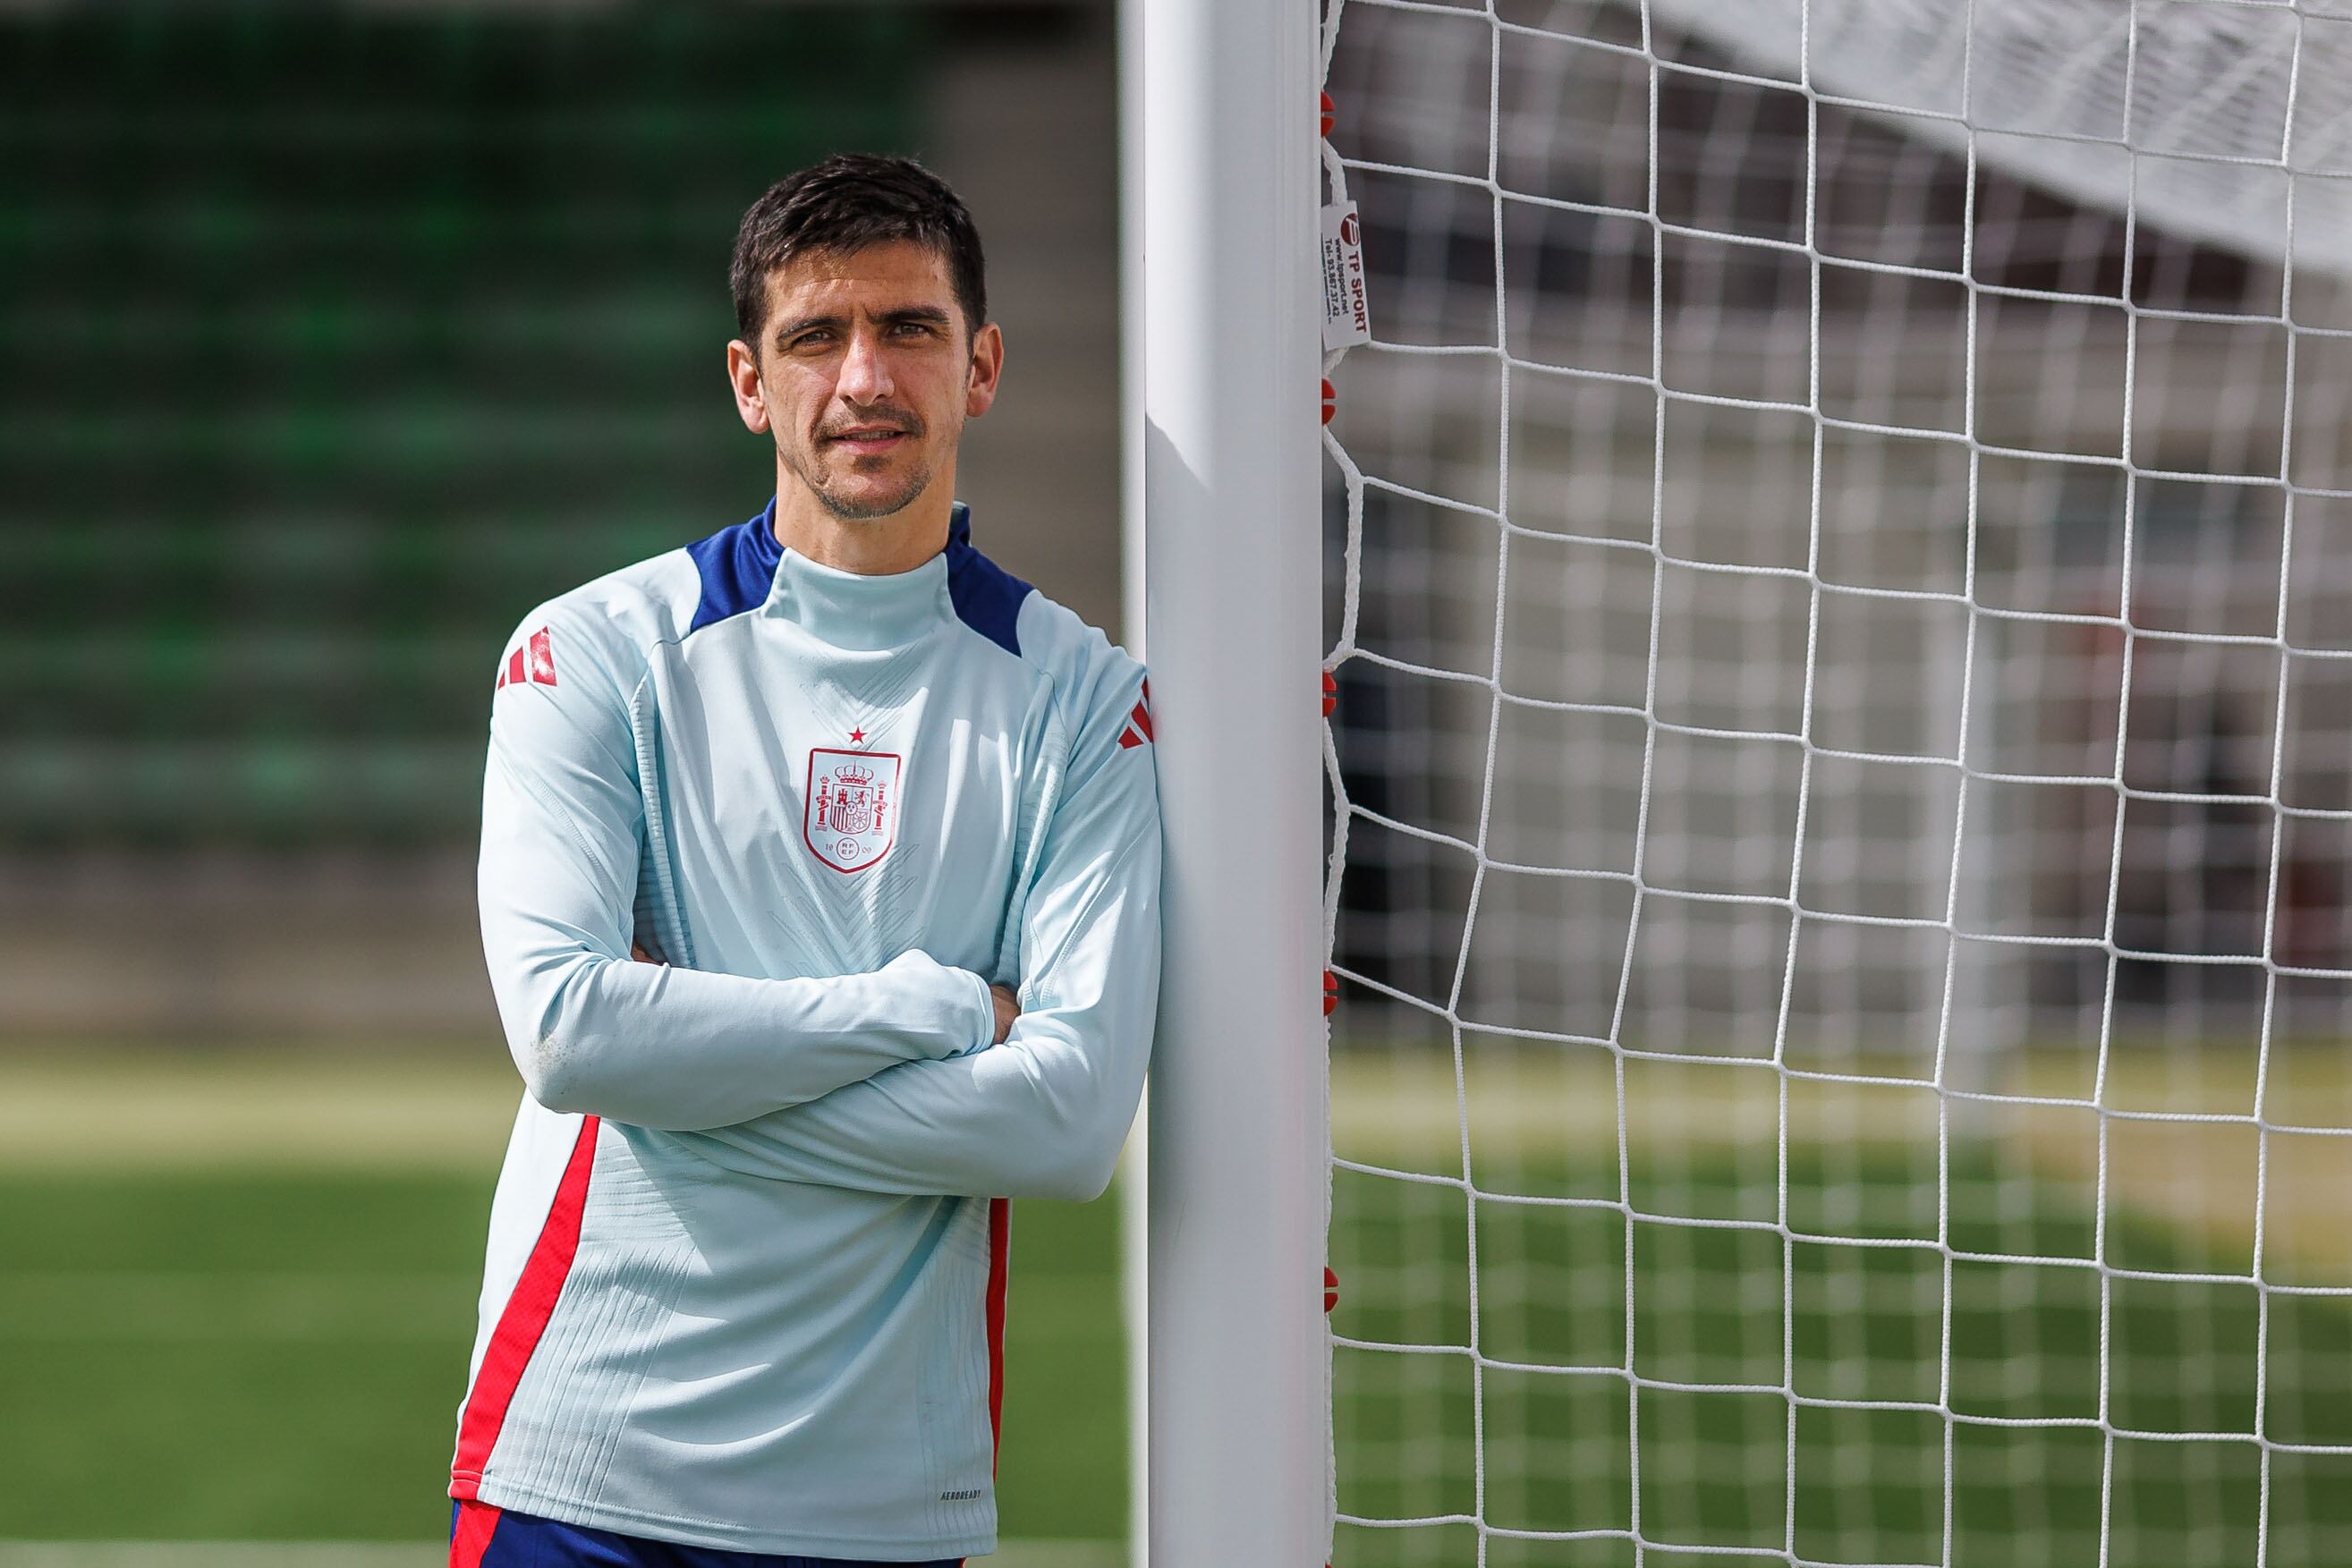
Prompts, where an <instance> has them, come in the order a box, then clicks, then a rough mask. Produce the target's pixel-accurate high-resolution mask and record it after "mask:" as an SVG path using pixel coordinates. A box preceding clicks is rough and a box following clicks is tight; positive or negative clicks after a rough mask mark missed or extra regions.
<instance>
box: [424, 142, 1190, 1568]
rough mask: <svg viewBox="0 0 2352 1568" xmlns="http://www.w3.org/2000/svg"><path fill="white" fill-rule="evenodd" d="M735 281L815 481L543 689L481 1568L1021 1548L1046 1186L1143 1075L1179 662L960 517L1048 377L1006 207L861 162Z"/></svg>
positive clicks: (518, 815) (770, 203) (598, 587)
mask: <svg viewBox="0 0 2352 1568" xmlns="http://www.w3.org/2000/svg"><path fill="white" fill-rule="evenodd" d="M732 278H733V285H734V292H735V307H736V315H737V319H738V323H739V325H740V329H741V332H742V336H741V337H740V339H739V340H736V341H734V342H730V344H729V345H728V346H727V363H728V374H729V378H730V381H731V382H732V383H733V386H734V394H735V403H736V408H737V410H738V412H739V413H740V414H741V416H742V419H743V423H744V424H745V425H747V426H748V427H749V428H750V429H751V430H752V431H753V432H755V433H760V434H767V435H769V436H770V437H772V441H773V443H774V446H775V453H776V465H775V472H776V484H775V488H776V493H775V498H774V500H773V501H772V502H771V503H770V505H769V506H768V507H767V509H766V510H765V511H763V512H761V514H760V515H759V516H757V517H752V518H751V520H750V521H748V522H745V523H742V524H740V525H738V526H736V527H733V528H725V529H722V530H721V531H720V532H719V533H716V534H713V535H711V536H710V537H709V538H705V539H702V540H701V541H700V542H698V543H696V544H691V545H688V546H687V547H685V548H684V549H678V550H674V551H672V552H670V553H669V554H667V555H663V556H657V557H656V558H654V559H651V560H648V561H645V562H642V563H640V564H639V565H636V566H634V567H630V568H628V569H626V570H622V571H619V572H615V573H614V574H613V575H612V576H610V577H606V578H603V579H600V580H596V581H594V582H591V583H589V584H588V585H586V586H585V587H583V588H580V589H576V590H574V591H572V592H570V593H567V594H564V595H562V597H560V598H557V599H555V600H553V601H550V602H549V603H547V604H546V605H543V606H541V608H540V609H538V610H536V611H534V612H531V613H530V615H529V616H526V617H525V618H524V621H523V623H522V625H521V626H520V628H519V629H518V631H517V632H516V634H515V637H514V639H513V641H512V643H510V644H509V649H508V652H507V653H506V656H505V657H504V659H503V660H502V661H501V663H500V665H499V677H498V689H497V693H496V696H495V699H494V704H493V707H492V711H491V720H490V751H489V764H488V779H487V781H486V783H485V786H484V790H483V821H482V859H481V884H480V892H481V909H482V938H483V946H484V947H485V949H486V951H487V954H488V960H489V967H490V975H491V980H492V986H493V988H494V990H495V991H496V993H497V997H498V1003H499V1016H500V1018H501V1019H502V1021H503V1022H504V1024H505V1028H506V1034H507V1039H508V1042H509V1047H510V1048H511V1050H512V1051H513V1053H514V1058H515V1062H516V1065H517V1066H518V1067H520V1069H521V1071H522V1075H523V1079H524V1081H525V1083H526V1084H527V1086H528V1089H529V1093H528V1095H527V1096H526V1097H525V1099H524V1100H523V1103H522V1105H521V1108H520V1112H519V1113H518V1114H517V1117H516V1121H515V1129H514V1135H513V1140H512V1142H511V1143H510V1145H509V1148H508V1153H507V1159H506V1166H505V1169H504V1171H503V1173H502V1174H501V1176H500V1177H499V1189H498V1197H497V1200H496V1203H495V1204H494V1206H493V1207H492V1210H491V1216H490V1239H489V1252H488V1265H487V1268H486V1270H485V1279H484V1282H483V1291H482V1303H481V1321H480V1328H479V1332H478V1336H477V1339H476V1342H475V1347H474V1355H473V1374H472V1379H471V1384H470V1386H469V1389H468V1391H467V1397H466V1401H465V1404H464V1406H463V1407H462V1409H461V1412H460V1415H459V1420H458V1431H457V1458H456V1462H455V1464H454V1466H453V1473H452V1480H451V1483H450V1488H449V1491H450V1495H451V1496H452V1497H453V1498H455V1499H457V1506H456V1509H455V1517H454V1521H453V1527H452V1541H453V1544H452V1562H453V1563H456V1564H459V1565H460V1568H476V1565H478V1564H480V1565H487V1568H501V1565H506V1564H523V1563H529V1564H534V1565H537V1564H557V1563H562V1564H570V1563H597V1564H626V1565H637V1564H648V1565H653V1564H658V1565H664V1568H684V1565H689V1564H690V1565H694V1568H718V1565H720V1564H725V1565H727V1568H751V1565H753V1564H770V1565H774V1564H787V1563H788V1564H793V1565H803V1564H810V1563H824V1564H833V1563H952V1562H953V1561H955V1560H956V1559H959V1558H961V1556H963V1555H964V1554H966V1553H979V1552H989V1551H992V1550H993V1548H994V1545H995V1528H996V1520H995V1500H994V1496H993V1488H992V1477H993V1474H994V1464H995V1445H996V1432H997V1424H998V1408H999V1397H1000V1393H1001V1390H1002V1388H1003V1303H1004V1286H1005V1267H1006V1249H1007V1244H1008V1231H1007V1225H1008V1218H1007V1209H1008V1206H1007V1201H1006V1200H1007V1199H1009V1198H1013V1197H1024V1196H1033V1195H1034V1196H1038V1197H1059V1198H1072V1199H1083V1198H1090V1197H1096V1196H1097V1195H1098V1194H1099V1193H1100V1192H1101V1191H1102V1189H1103V1188H1104V1186H1106V1185H1107V1184H1108V1181H1109V1179H1110V1174H1111V1166H1112V1163H1113V1161H1114V1159H1115V1158H1116V1156H1117V1154H1118V1147H1119V1145H1120V1143H1121V1141H1122V1139H1123V1137H1124V1135H1125V1134H1126V1131H1127V1127H1128V1124H1129V1121H1130V1119H1131V1118H1132V1116H1133V1114H1134V1111H1135V1105H1136V1101H1137V1098H1138V1095H1139V1092H1140V1089H1141V1083H1142V1078H1143V1071H1144V1063H1145V1058H1146V1056H1147V1053H1148V1051H1149V1045H1150V1029H1151V1020H1152V1014H1153V1009H1154V1004H1155V1000H1156V994H1157V990H1158V985H1159V944H1160V933H1159V911H1158V895H1159V875H1160V828H1159V818H1158V799H1157V794H1156V789H1155V786H1154V782H1153V775H1152V763H1151V755H1152V753H1151V747H1150V739H1151V721H1150V712H1149V709H1148V708H1147V706H1145V699H1144V694H1143V684H1142V673H1141V671H1140V670H1139V668H1138V667H1137V665H1136V664H1134V663H1133V662H1132V661H1131V660H1129V659H1128V658H1127V657H1126V656H1125V655H1123V654H1121V653H1118V651H1117V650H1115V649H1113V648H1112V647H1111V646H1110V645H1109V643H1107V642H1106V641H1105V640H1104V638H1103V637H1102V635H1101V633H1099V632H1096V631H1094V630H1092V629H1091V628H1089V627H1087V625H1085V624H1084V623H1083V622H1080V621H1079V620H1078V619H1077V617H1076V616H1075V615H1073V614H1072V613H1071V612H1068V611H1066V610H1065V609H1063V608H1062V607H1060V606H1059V605H1056V604H1054V603H1052V602H1050V601H1047V600H1045V598H1044V597H1043V596H1041V595H1039V594H1037V593H1036V592H1035V591H1033V590H1032V589H1031V588H1030V587H1029V585H1028V584H1026V583H1024V582H1022V581H1020V580H1017V579H1015V578H1013V577H1011V576H1009V575H1007V574H1006V573H1005V572H1003V571H1002V570H999V569H998V568H997V567H995V566H994V565H992V564H991V563H990V562H989V560H988V559H986V558H985V557H983V556H982V555H981V554H980V553H979V551H978V550H976V549H974V548H973V547H972V544H971V538H970V531H969V519H968V517H967V516H966V514H965V511H964V508H963V507H961V505H958V504H957V503H955V502H954V500H953V497H954V486H955V471H956V453H957V448H958V444H959V442H960V440H961V435H962V432H963V423H964V421H965V420H966V419H967V418H968V417H974V416H977V415H980V414H982V413H986V412H987V410H988V407H989V404H990V403H991V402H992V401H993V400H994V398H995V396H996V391H997V382H998V376H999V373H1000V371H1001V370H1002V367H1003V353H1004V350H1003V338H1002V334H1001V333H1000V332H999V331H998V329H997V328H996V327H995V326H994V325H992V324H991V323H989V321H988V320H987V308H986V298H985V292H984V288H985V285H984V280H983V275H982V256H981V247H980V241H979V237H978V235H976V233H975V232H974V230H973V227H972V224H971V217H970V215H969V214H967V213H966V211H965V210H964V207H963V204H962V203H961V201H959V200H958V199H957V197H956V196H955V194H954V193H952V192H951V191H950V190H949V189H948V187H947V186H946V185H945V184H944V183H941V182H940V180H939V179H938V178H936V177H935V176H933V175H932V174H930V173H929V172H927V171H925V170H924V169H922V168H921V167H919V165H917V164H914V163H911V162H906V161H904V160H898V159H886V158H875V157H836V158H832V159H828V160H827V161H825V162H823V163H820V164H817V165H815V166H814V167H812V168H809V169H805V170H803V171H802V172H799V173H796V174H793V176H791V177H790V178H788V179H786V180H784V181H782V183H779V184H777V185H776V186H775V187H774V188H773V189H772V190H770V191H769V192H768V193H766V194H765V195H763V196H761V198H760V200H759V201H758V202H757V203H755V204H753V205H752V207H751V210H750V211H749V212H748V213H747V214H745V215H744V218H743V224H742V228H741V231H740V234H739V235H738V237H737V240H736V248H735V257H734V266H733V268H732ZM633 953H634V954H635V956H637V957H638V958H641V959H644V960H646V961H644V962H633V961H632V955H633ZM1016 988H1017V989H1016Z"/></svg>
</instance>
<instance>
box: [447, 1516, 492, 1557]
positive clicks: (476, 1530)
mask: <svg viewBox="0 0 2352 1568" xmlns="http://www.w3.org/2000/svg"><path fill="white" fill-rule="evenodd" d="M498 1528H499V1511H498V1510H497V1509H495V1508H492V1507H491V1506H490V1505H489V1504H488V1503H486V1502H471V1501H468V1502H461V1503H459V1504H458V1505H457V1529H455V1530H453V1531H450V1532H449V1568H482V1553H483V1552H488V1550H489V1549H490V1537H491V1536H492V1535H495V1534H496V1533H498Z"/></svg>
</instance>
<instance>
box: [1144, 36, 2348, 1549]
mask: <svg viewBox="0 0 2352 1568" xmlns="http://www.w3.org/2000/svg"><path fill="white" fill-rule="evenodd" d="M1123 16H1124V18H1125V26H1126V36H1125V38H1124V40H1123V46H1122V47H1123V60H1124V62H1125V65H1124V70H1125V73H1126V74H1125V80H1126V84H1127V87H1126V90H1127V92H1128V94H1129V99H1128V110H1127V114H1128V119H1127V121H1126V123H1127V124H1128V126H1129V130H1130V133H1131V134H1130V144H1129V157H1128V161H1127V164H1126V167H1127V171H1128V182H1129V202H1130V203H1131V206H1130V221H1129V224H1128V240H1127V248H1128V252H1129V255H1128V268H1129V289H1130V294H1129V306H1130V315H1129V334H1130V335H1129V351H1130V353H1132V352H1133V350H1134V349H1135V346H1136V344H1137V343H1138V342H1140V345H1141V353H1142V358H1141V361H1140V364H1139V366H1138V367H1137V369H1136V371H1135V372H1134V373H1133V374H1132V375H1131V377H1130V380H1129V387H1130V389H1131V398H1132V400H1133V401H1134V402H1136V403H1137V404H1138V405H1139V406H1138V410H1137V412H1138V413H1139V421H1138V426H1137V428H1138V435H1137V441H1138V442H1139V449H1140V452H1141V458H1140V463H1141V471H1142V474H1143V476H1144V481H1143V489H1144V494H1143V496H1142V497H1140V500H1139V507H1140V513H1139V515H1140V517H1141V520H1142V524H1143V527H1142V539H1143V547H1144V548H1143V550H1142V554H1143V556H1144V557H1145V559H1146V562H1147V570H1146V572H1145V576H1144V586H1145V588H1146V590H1147V592H1148V600H1149V622H1150V663H1151V665H1152V670H1153V674H1152V683H1153V684H1152V692H1153V697H1154V702H1155V707H1156V708H1157V709H1158V711H1159V726H1158V729H1159V763H1160V776H1161V779H1162V785H1163V791H1164V794H1165V797H1166V801H1167V826H1168V834H1169V838H1168V842H1169V852H1168V862H1167V863H1168V872H1169V889H1170V892H1169V899H1168V915H1169V925H1170V935H1169V947H1168V958H1169V962H1168V967H1167V980H1166V984H1167V988H1168V1001H1167V1004H1166V1007H1165V1009H1164V1011H1163V1018H1162V1028H1161V1031H1160V1041H1159V1045H1158V1048H1157V1050H1158V1054H1157V1056H1156V1058H1155V1069H1154V1071H1155V1076H1154V1087H1153V1092H1152V1103H1151V1142H1150V1166H1151V1181H1150V1203H1149V1223H1150V1246H1149V1273H1150V1291H1149V1309H1148V1316H1149V1365H1150V1376H1149V1388H1148V1396H1149V1397H1148V1409H1149V1419H1148V1424H1147V1425H1148V1433H1147V1432H1146V1431H1145V1430H1144V1429H1143V1428H1142V1427H1139V1442H1140V1441H1141V1439H1142V1438H1143V1437H1146V1436H1148V1443H1149V1454H1150V1460H1149V1477H1148V1485H1147V1486H1146V1488H1145V1489H1144V1490H1145V1491H1146V1492H1147V1493H1148V1497H1141V1498H1139V1500H1138V1501H1139V1508H1140V1507H1145V1506H1147V1505H1148V1511H1149V1532H1148V1533H1149V1550H1150V1553H1151V1554H1152V1555H1153V1556H1155V1557H1156V1558H1158V1560H1159V1561H1160V1563H1162V1565H1163V1568H1166V1565H1168V1564H1190V1563H1252V1564H1255V1563H1282V1564H1289V1563H1308V1564H1312V1563H1323V1562H1327V1561H1328V1562H1329V1563H1333V1564H1334V1568H1424V1565H1425V1568H1438V1565H1441V1564H1443V1565H1445V1568H1454V1565H1458V1564H1473V1563H1475V1564H1477V1565H1478V1568H1490V1565H1491V1568H1603V1565H1606V1568H1617V1565H1620V1564H1623V1565H1628V1568H1633V1565H1639V1568H1696V1565H1697V1564H1700V1563H1706V1564H1710V1565H1726V1564H1738V1565H1741V1568H1760V1565H1763V1564H1774V1563H1777V1564H1783V1565H1786V1568H1811V1565H1821V1568H1858V1565H1861V1564H1903V1565H1927V1564H1934V1565H1937V1568H1954V1565H1961V1564H1965V1565H1975V1564H1988V1565H1994V1564H1997V1565H2000V1568H2034V1565H2042V1568H2080V1565H2084V1564H2094V1563H2095V1564H2099V1565H2101V1568H2126V1565H2144V1568H2246V1565H2249V1564H2253V1565H2259V1568H2334V1565H2336V1564H2341V1563H2352V1398H2347V1396H2346V1391H2347V1389H2352V914H2347V910H2352V439H2347V437H2348V436H2352V427H2347V415H2352V287H2347V277H2352V0H2344V3H2338V0H1949V3H1944V4H1938V3H1934V0H1752V3H1743V4H1739V5H1725V4H1714V3H1710V0H1461V3H1453V0H1322V5H1321V8H1320V11H1319V14H1318V12H1317V11H1316V9H1315V8H1314V7H1311V6H1310V5H1307V4H1305V3H1304V0H1301V3H1300V4H1297V5H1281V4H1276V5H1267V4H1263V3H1252V0H1192V3H1187V4H1181V5H1178V4H1171V3H1169V0H1128V5H1127V7H1126V10H1125V11H1124V12H1123ZM1318 89H1320V90H1321V91H1323V92H1324V93H1327V94H1328V99H1327V103H1328V108H1327V110H1326V111H1325V112H1326V113H1327V114H1328V123H1327V124H1326V126H1325V127H1324V130H1323V137H1322V140H1321V141H1320V142H1319V143H1318V133H1317V130H1316V123H1315V118H1314V112H1313V111H1314V108H1315V101H1316V97H1317V93H1318ZM1318 238H1319V240H1320V243H1318ZM1327 297H1328V304H1327ZM1359 307H1360V308H1361V309H1362V312H1363V315H1362V317H1361V318H1359V317H1358V316H1357V315H1356V313H1355V312H1356V309H1357V308H1359ZM1327 309H1328V320H1327ZM1318 380H1321V381H1322V382H1324V383H1325V384H1324V386H1323V387H1322V388H1321V389H1320V390H1321V392H1322V393H1323V395H1324V397H1325V398H1326V399H1328V402H1327V403H1326V404H1325V407H1324V409H1323V411H1322V414H1321V417H1322V418H1324V420H1325V421H1326V423H1325V424H1324V427H1323V429H1322V432H1321V436H1320V440H1319V442H1318V435H1317V429H1316V424H1315V421H1316V419H1317V418H1318V413H1316V412H1315V402H1314V399H1315V396H1316V393H1317V391H1318V389H1317V387H1316V383H1317V382H1318ZM1130 521H1133V518H1132V517H1131V518H1130ZM1130 559H1132V556H1131V558H1130ZM1318 672H1321V673H1322V674H1323V676H1325V677H1327V678H1328V693H1329V698H1328V702H1326V703H1325V704H1324V712H1325V714H1327V715H1328V716H1327V717H1318V692H1317V690H1316V682H1317V680H1318ZM1318 805H1319V810H1320V816H1319V819H1318ZM1327 969H1328V971H1329V972H1330V973H1331V975H1332V977H1334V980H1335V982H1336V989H1335V995H1336V1006H1335V1009H1334V1010H1333V1011H1332V1013H1331V1016H1330V1018H1329V1019H1328V1035H1327V1025H1326V1021H1325V1020H1324V1019H1321V1018H1319V1017H1318V988H1319V986H1320V984H1321V976H1322V971H1325V970H1327ZM1327 1260H1328V1263H1329V1264H1330V1266H1331V1267H1332V1268H1333V1270H1335V1271H1336V1273H1337V1275H1338V1278H1339V1287H1338V1301H1337V1305H1336V1307H1334V1308H1332V1309H1331V1310H1330V1312H1329V1315H1328V1318H1326V1317H1325V1316H1324V1315H1323V1313H1322V1312H1321V1311H1320V1310H1319V1309H1321V1308H1322V1306H1323V1304H1324V1303H1323V1302H1322V1301H1320V1300H1319V1299H1318V1291H1317V1289H1316V1286H1317V1284H1318V1281H1320V1278H1321V1274H1322V1269H1323V1266H1324V1264H1325V1263H1326V1261H1327ZM1142 1404H1143V1401H1142V1400H1140V1399H1139V1407H1141V1406H1142Z"/></svg>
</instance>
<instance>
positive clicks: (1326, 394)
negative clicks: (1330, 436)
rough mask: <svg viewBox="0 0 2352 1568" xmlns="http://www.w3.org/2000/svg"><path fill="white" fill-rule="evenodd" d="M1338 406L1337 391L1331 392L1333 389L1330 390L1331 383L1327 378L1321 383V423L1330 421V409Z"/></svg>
mask: <svg viewBox="0 0 2352 1568" xmlns="http://www.w3.org/2000/svg"><path fill="white" fill-rule="evenodd" d="M1338 407H1339V393H1338V392H1333V391H1332V390H1331V383H1330V382H1329V381H1328V379H1327V380H1326V381H1325V382H1324V383H1323V423H1326V424H1328V423H1331V413H1332V411H1333V410H1334V409H1336V408H1338Z"/></svg>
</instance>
